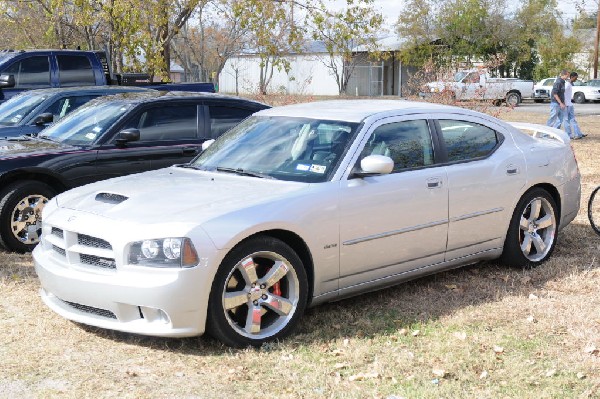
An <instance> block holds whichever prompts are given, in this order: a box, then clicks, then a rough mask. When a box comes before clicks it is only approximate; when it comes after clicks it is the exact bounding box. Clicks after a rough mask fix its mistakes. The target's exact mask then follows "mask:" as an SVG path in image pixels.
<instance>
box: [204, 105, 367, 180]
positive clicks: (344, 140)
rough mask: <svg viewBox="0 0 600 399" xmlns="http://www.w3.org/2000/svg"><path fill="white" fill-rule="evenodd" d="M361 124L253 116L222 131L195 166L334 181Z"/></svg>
mask: <svg viewBox="0 0 600 399" xmlns="http://www.w3.org/2000/svg"><path fill="white" fill-rule="evenodd" d="M357 126H358V124H357V123H349V122H342V121H329V120H318V119H307V118H289V117H261V116H251V117H250V118H248V119H246V120H245V121H244V122H242V123H241V124H239V125H237V126H236V127H234V128H233V129H231V130H230V131H229V132H227V133H225V134H224V135H223V136H221V137H220V138H219V139H218V140H217V141H215V143H214V144H212V145H211V146H210V147H208V149H207V150H206V151H204V152H203V153H202V154H201V155H200V156H199V157H198V158H197V159H196V160H195V161H193V163H192V166H194V167H197V168H198V169H201V170H208V171H217V172H223V173H239V174H243V175H252V176H258V177H267V178H274V179H280V180H290V181H297V182H307V183H319V182H324V181H327V180H329V179H330V178H331V177H332V176H333V173H334V172H335V170H336V169H337V166H338V164H339V162H340V160H341V159H342V156H343V154H344V153H345V151H346V149H347V148H348V146H349V145H350V143H351V142H352V138H353V136H354V134H355V132H356V128H357Z"/></svg>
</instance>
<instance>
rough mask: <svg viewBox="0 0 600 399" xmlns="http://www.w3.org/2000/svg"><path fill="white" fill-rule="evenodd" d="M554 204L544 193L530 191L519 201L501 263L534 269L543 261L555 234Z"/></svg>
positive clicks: (554, 241)
mask: <svg viewBox="0 0 600 399" xmlns="http://www.w3.org/2000/svg"><path fill="white" fill-rule="evenodd" d="M556 209H557V207H556V202H555V201H554V199H553V198H552V197H551V196H550V194H548V192H547V191H546V190H543V189H541V188H534V189H531V190H529V191H528V192H526V193H525V194H524V195H523V197H521V199H520V200H519V202H518V204H517V206H516V207H515V210H514V212H513V216H512V219H511V222H510V225H509V227H508V233H507V235H506V240H505V242H504V249H503V251H502V261H503V262H504V263H506V264H508V265H510V266H517V267H535V266H537V265H539V264H541V263H542V262H544V261H545V260H547V259H548V258H549V257H550V255H551V254H552V251H554V246H555V245H556V239H557V234H558V222H557V219H558V218H557V211H556Z"/></svg>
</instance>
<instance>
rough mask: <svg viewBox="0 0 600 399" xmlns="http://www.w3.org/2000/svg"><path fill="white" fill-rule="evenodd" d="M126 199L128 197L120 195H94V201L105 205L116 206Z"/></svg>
mask: <svg viewBox="0 0 600 399" xmlns="http://www.w3.org/2000/svg"><path fill="white" fill-rule="evenodd" d="M127 199H129V197H126V196H124V195H121V194H114V193H98V194H96V201H100V202H104V203H107V204H114V205H116V204H120V203H121V202H123V201H125V200H127Z"/></svg>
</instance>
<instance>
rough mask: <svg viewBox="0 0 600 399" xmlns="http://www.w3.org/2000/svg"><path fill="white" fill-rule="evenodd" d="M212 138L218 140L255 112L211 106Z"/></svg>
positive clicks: (209, 107)
mask: <svg viewBox="0 0 600 399" xmlns="http://www.w3.org/2000/svg"><path fill="white" fill-rule="evenodd" d="M208 112H209V114H210V137H211V138H213V139H216V138H217V137H219V136H220V135H222V134H223V133H225V132H226V131H228V130H229V129H231V128H232V127H234V126H235V125H237V124H238V123H240V122H241V121H243V120H244V119H246V118H247V117H249V116H250V115H252V114H253V113H254V111H252V110H249V109H244V108H234V107H225V106H221V105H209V106H208Z"/></svg>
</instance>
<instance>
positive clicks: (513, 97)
mask: <svg viewBox="0 0 600 399" xmlns="http://www.w3.org/2000/svg"><path fill="white" fill-rule="evenodd" d="M506 102H507V103H508V105H510V106H513V107H515V106H516V105H518V104H519V100H518V97H517V96H516V95H514V94H513V95H509V96H508V97H507V98H506Z"/></svg>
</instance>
